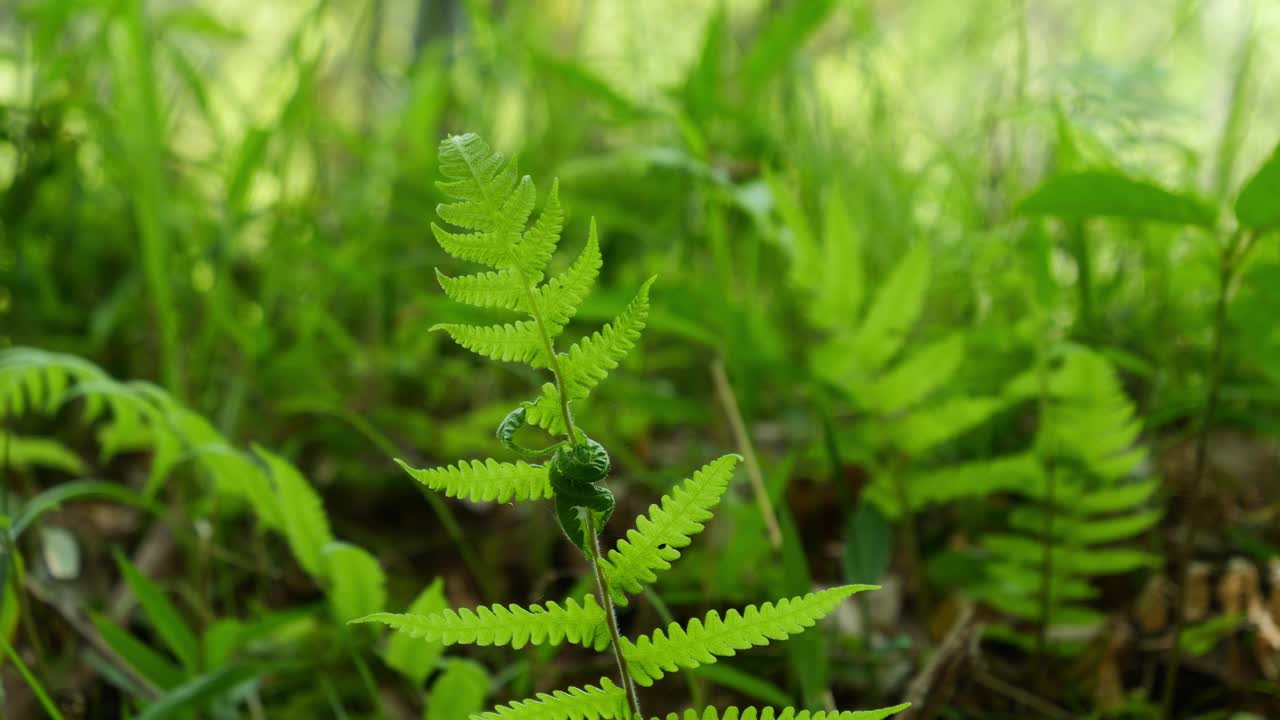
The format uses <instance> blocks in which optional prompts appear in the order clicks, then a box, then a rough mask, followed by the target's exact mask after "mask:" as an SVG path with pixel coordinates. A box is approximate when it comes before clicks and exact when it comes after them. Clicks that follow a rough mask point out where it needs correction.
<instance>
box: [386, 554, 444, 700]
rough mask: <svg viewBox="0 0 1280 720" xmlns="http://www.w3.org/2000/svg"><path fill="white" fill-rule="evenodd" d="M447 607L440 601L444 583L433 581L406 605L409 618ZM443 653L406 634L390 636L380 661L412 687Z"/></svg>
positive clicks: (440, 645) (436, 646) (434, 645)
mask: <svg viewBox="0 0 1280 720" xmlns="http://www.w3.org/2000/svg"><path fill="white" fill-rule="evenodd" d="M447 607H449V604H448V602H446V601H445V598H444V581H443V580H442V579H440V578H436V579H435V581H433V582H432V583H431V584H430V585H428V586H427V587H426V588H425V589H424V590H423V591H422V592H421V593H419V594H418V597H417V599H415V600H414V601H413V604H412V605H410V606H409V613H410V614H412V615H431V614H434V613H438V612H440V611H441V610H444V609H445V608H447ZM443 654H444V644H443V643H439V642H430V641H427V640H424V639H422V638H415V637H413V636H411V635H408V634H406V633H399V632H397V633H392V634H391V639H390V640H388V641H387V649H386V651H385V652H384V653H383V656H382V657H383V659H384V660H386V662H387V665H389V666H391V667H392V668H394V669H396V670H398V671H399V672H400V674H401V675H404V676H405V677H407V678H409V679H410V680H412V681H413V683H414V684H415V685H421V684H422V682H423V681H424V680H426V679H427V676H428V675H430V674H431V671H432V670H434V669H435V667H436V663H438V662H439V661H440V656H441V655H443Z"/></svg>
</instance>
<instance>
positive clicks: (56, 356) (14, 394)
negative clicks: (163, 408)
mask: <svg viewBox="0 0 1280 720" xmlns="http://www.w3.org/2000/svg"><path fill="white" fill-rule="evenodd" d="M97 382H114V381H112V380H110V378H108V376H107V375H106V373H104V372H103V371H102V370H101V369H99V368H98V366H96V365H94V364H93V363H91V362H88V361H87V360H84V359H82V358H78V357H76V356H74V355H66V354H63V353H53V352H46V351H44V350H37V349H35V348H27V347H14V348H9V349H7V350H5V351H3V353H0V418H4V417H18V416H20V415H23V414H25V413H27V412H28V411H31V412H40V413H45V414H48V413H52V412H55V411H56V410H57V409H58V408H59V407H60V406H61V405H62V404H63V403H64V402H65V401H66V400H67V399H68V398H69V391H70V389H71V388H72V387H73V386H76V385H81V384H85V383H97ZM85 403H86V404H85V416H86V417H87V418H88V419H90V420H92V419H94V418H96V417H97V416H98V414H99V413H100V412H101V411H102V409H103V407H104V405H111V406H113V407H114V406H115V403H113V402H110V400H109V399H108V400H107V401H104V400H103V399H102V398H101V397H99V396H96V395H86V396H85Z"/></svg>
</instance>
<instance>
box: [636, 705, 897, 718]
mask: <svg viewBox="0 0 1280 720" xmlns="http://www.w3.org/2000/svg"><path fill="white" fill-rule="evenodd" d="M908 707H910V705H909V704H903V705H895V706H893V707H888V708H883V709H881V710H832V711H826V710H816V711H809V710H796V709H794V708H787V709H785V710H775V709H774V708H770V707H767V708H753V707H749V708H741V709H739V708H736V707H734V708H725V709H724V710H716V709H715V708H707V709H706V710H705V711H703V712H698V711H696V710H686V711H684V714H678V713H668V714H667V717H666V720H883V718H887V717H890V716H891V715H895V714H897V713H900V712H902V711H903V710H906V709H907V708H908ZM654 720H658V719H657V718H654Z"/></svg>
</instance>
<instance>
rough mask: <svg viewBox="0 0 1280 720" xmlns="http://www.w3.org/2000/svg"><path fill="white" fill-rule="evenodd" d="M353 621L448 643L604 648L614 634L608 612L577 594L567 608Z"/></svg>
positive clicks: (484, 609) (552, 606)
mask: <svg viewBox="0 0 1280 720" xmlns="http://www.w3.org/2000/svg"><path fill="white" fill-rule="evenodd" d="M352 622H357V623H366V622H379V623H383V624H384V625H388V626H390V627H392V628H394V629H396V630H398V631H399V632H402V633H407V634H408V635H409V636H411V637H415V638H423V639H424V640H427V641H429V642H438V643H441V644H443V645H458V644H462V643H467V644H472V645H510V646H511V647H513V648H516V649H519V648H522V647H524V646H525V645H529V644H533V645H559V644H561V643H562V642H565V641H566V640H567V641H569V642H572V643H577V644H579V645H584V646H586V647H594V648H596V649H604V648H605V647H607V646H608V642H609V635H608V633H607V632H606V631H605V626H604V610H603V609H601V608H600V606H599V605H598V604H597V603H596V600H595V598H594V597H593V596H591V595H586V596H584V597H583V600H582V604H578V603H577V602H576V601H575V600H574V599H573V598H569V599H568V600H566V601H565V604H564V606H563V607H561V606H560V605H559V604H558V603H555V602H549V603H547V604H546V605H545V606H543V605H530V606H529V607H527V608H526V607H521V606H519V605H491V606H488V607H484V606H482V607H478V608H476V609H475V610H470V609H467V608H463V609H461V610H450V609H445V610H442V611H440V612H437V613H432V614H430V615H411V614H396V613H385V612H384V613H374V614H372V615H366V616H364V617H362V618H359V619H358V620H353V621H352Z"/></svg>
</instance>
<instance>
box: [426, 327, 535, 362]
mask: <svg viewBox="0 0 1280 720" xmlns="http://www.w3.org/2000/svg"><path fill="white" fill-rule="evenodd" d="M431 329H432V330H444V331H445V332H447V333H449V336H450V337H452V338H453V340H454V342H456V343H458V344H459V345H461V346H462V347H464V348H466V349H468V350H470V351H471V352H473V353H476V354H477V355H484V356H485V357H488V358H493V359H494V360H501V361H503V362H521V363H525V364H526V365H531V366H533V367H535V368H544V367H546V366H547V359H546V354H547V353H546V350H545V349H544V347H543V342H542V337H541V335H540V334H539V332H538V324H537V323H536V322H534V321H532V320H520V321H518V322H514V323H507V324H505V325H463V324H461V323H439V324H436V325H433V326H431Z"/></svg>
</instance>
